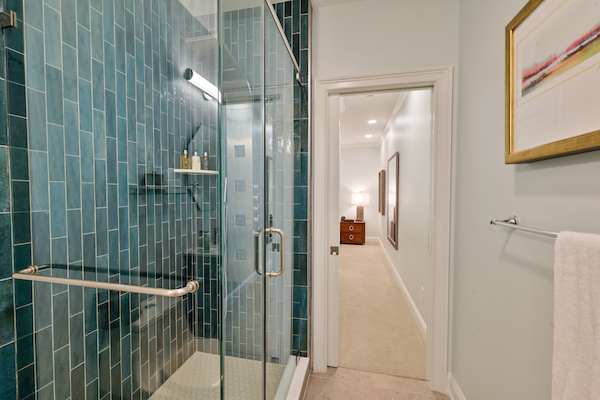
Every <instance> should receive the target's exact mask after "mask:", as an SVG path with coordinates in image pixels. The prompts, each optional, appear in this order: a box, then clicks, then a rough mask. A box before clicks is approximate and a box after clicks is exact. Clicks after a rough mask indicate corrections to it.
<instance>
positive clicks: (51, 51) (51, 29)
mask: <svg viewBox="0 0 600 400" xmlns="http://www.w3.org/2000/svg"><path fill="white" fill-rule="evenodd" d="M60 31H61V23H60V15H59V13H58V11H56V10H55V9H53V8H51V7H48V6H44V49H45V53H46V64H47V65H51V66H53V67H56V68H61V66H62V55H61V52H62V42H61V38H60Z"/></svg>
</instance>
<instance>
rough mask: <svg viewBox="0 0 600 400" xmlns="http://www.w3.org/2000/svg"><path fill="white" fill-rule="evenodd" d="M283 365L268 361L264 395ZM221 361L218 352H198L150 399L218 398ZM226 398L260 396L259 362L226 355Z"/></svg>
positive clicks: (270, 392) (270, 393) (269, 394)
mask: <svg viewBox="0 0 600 400" xmlns="http://www.w3.org/2000/svg"><path fill="white" fill-rule="evenodd" d="M284 370H285V365H279V364H270V363H269V364H267V398H268V399H273V398H274V397H275V394H276V392H277V388H278V386H279V382H280V380H281V377H282V376H283V372H284ZM219 376H220V363H219V356H218V355H217V354H209V353H202V352H197V353H194V355H193V356H191V357H190V358H189V360H187V361H186V362H185V363H184V364H183V365H182V366H181V367H180V368H179V369H178V370H177V371H176V372H175V373H174V374H173V375H172V376H171V377H169V379H167V380H166V381H165V383H163V384H162V385H161V387H160V388H158V390H156V392H154V394H153V395H152V396H150V399H149V400H167V399H169V400H205V399H206V400H220V398H221V389H220V378H219ZM225 382H226V383H225V398H226V399H259V398H261V397H262V396H261V394H262V363H261V362H260V361H255V360H247V359H244V358H235V357H225Z"/></svg>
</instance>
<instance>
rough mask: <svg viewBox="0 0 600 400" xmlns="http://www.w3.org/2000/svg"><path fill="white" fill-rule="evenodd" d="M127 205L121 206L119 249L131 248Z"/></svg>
mask: <svg viewBox="0 0 600 400" xmlns="http://www.w3.org/2000/svg"><path fill="white" fill-rule="evenodd" d="M128 211H129V210H128V208H127V207H119V232H122V233H121V234H119V249H120V250H127V249H129V235H128V234H127V232H128V231H129V214H128Z"/></svg>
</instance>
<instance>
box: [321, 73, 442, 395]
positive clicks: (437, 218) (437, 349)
mask: <svg viewBox="0 0 600 400" xmlns="http://www.w3.org/2000/svg"><path fill="white" fill-rule="evenodd" d="M423 87H431V88H433V90H432V113H433V121H432V128H433V129H432V139H433V140H432V146H433V151H432V159H433V160H432V161H433V166H434V168H433V176H434V184H433V192H432V198H433V200H434V204H433V228H434V230H433V232H432V235H433V263H432V267H430V268H429V273H428V287H429V288H430V290H429V294H428V304H429V314H428V321H427V327H428V329H427V376H428V379H429V386H430V388H432V389H433V390H436V391H439V392H444V391H446V389H447V382H448V292H449V259H450V199H451V186H450V183H451V155H452V147H451V136H452V66H441V67H431V68H420V69H414V70H405V71H400V72H390V73H379V74H373V75H363V76H350V77H341V78H325V79H317V80H315V81H314V91H313V94H314V98H313V100H314V103H313V107H312V110H311V111H312V112H314V118H313V124H314V125H313V131H312V132H313V134H312V135H311V137H312V144H311V147H312V151H313V158H312V160H313V165H312V170H311V171H312V174H311V175H312V187H313V188H314V190H313V196H312V211H313V214H312V215H313V218H312V221H313V223H314V225H313V227H314V228H313V236H312V249H313V251H312V255H313V268H312V272H313V278H312V283H313V289H314V291H313V298H312V304H313V307H312V311H313V314H312V315H313V318H312V323H311V324H312V337H313V342H312V353H311V354H312V358H313V369H314V370H315V371H318V372H321V371H325V370H326V369H327V364H328V355H329V354H330V353H329V351H330V350H331V351H334V352H335V351H337V350H336V349H332V348H331V347H337V346H328V332H327V330H328V320H329V319H330V318H335V319H337V314H335V313H334V310H331V311H330V310H328V305H330V303H329V300H330V299H331V297H330V295H331V293H330V290H334V289H333V288H335V287H337V282H330V281H331V277H332V275H331V272H332V271H331V268H330V266H329V260H330V257H337V256H329V246H339V241H338V242H331V241H329V240H327V239H328V237H329V236H328V235H329V232H330V230H331V231H333V230H334V229H335V230H337V231H339V226H337V225H336V226H330V223H329V222H328V218H329V215H330V214H329V213H330V210H329V200H330V199H329V198H328V190H329V185H337V184H338V180H339V179H338V177H337V176H335V177H333V176H332V177H330V175H331V174H332V172H333V171H332V170H331V165H330V160H329V156H330V155H331V152H332V151H335V150H334V149H331V148H330V145H331V144H330V134H331V132H330V131H329V129H328V128H329V122H330V121H329V114H330V110H329V96H330V95H335V94H338V95H339V94H347V93H357V92H358V93H360V92H373V91H381V90H403V89H415V88H423ZM336 201H337V199H336ZM335 215H336V216H337V215H338V214H335ZM315 305H316V306H315Z"/></svg>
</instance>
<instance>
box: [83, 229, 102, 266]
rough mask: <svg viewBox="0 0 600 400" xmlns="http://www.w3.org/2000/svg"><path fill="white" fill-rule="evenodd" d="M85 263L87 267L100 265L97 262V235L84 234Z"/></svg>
mask: <svg viewBox="0 0 600 400" xmlns="http://www.w3.org/2000/svg"><path fill="white" fill-rule="evenodd" d="M83 265H84V266H85V268H86V269H89V268H92V269H93V268H94V267H99V266H98V265H97V264H96V235H95V234H93V233H89V234H87V235H83Z"/></svg>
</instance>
